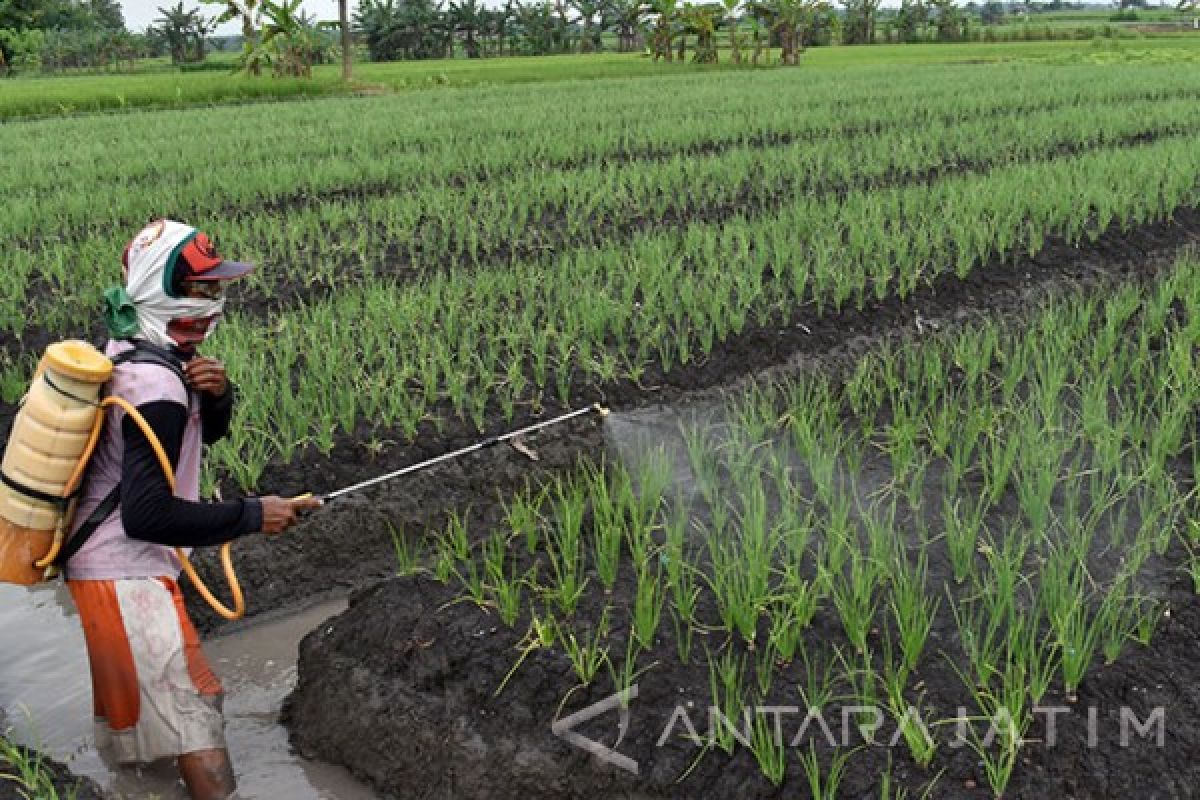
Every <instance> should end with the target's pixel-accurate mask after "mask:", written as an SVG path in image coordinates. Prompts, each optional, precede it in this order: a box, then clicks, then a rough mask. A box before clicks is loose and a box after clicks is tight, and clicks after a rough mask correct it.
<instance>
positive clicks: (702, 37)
mask: <svg viewBox="0 0 1200 800" xmlns="http://www.w3.org/2000/svg"><path fill="white" fill-rule="evenodd" d="M720 14H721V7H720V6H717V5H712V4H706V5H693V4H692V3H687V4H685V5H684V7H683V10H682V11H681V12H680V15H679V17H680V21H681V22H682V23H683V33H684V35H685V36H686V35H687V34H689V33H690V34H693V35H695V37H696V55H695V56H693V57H692V60H693V61H695V62H696V63H697V64H715V63H717V19H718V18H719V16H720ZM680 52H681V53H682V48H681V49H680Z"/></svg>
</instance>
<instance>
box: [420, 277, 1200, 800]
mask: <svg viewBox="0 0 1200 800" xmlns="http://www.w3.org/2000/svg"><path fill="white" fill-rule="evenodd" d="M1198 346H1200V264H1198V263H1197V262H1196V261H1195V260H1184V261H1181V262H1180V263H1179V264H1178V265H1177V267H1176V268H1175V269H1174V270H1173V272H1172V273H1171V274H1170V275H1169V276H1168V277H1166V278H1165V279H1164V280H1163V281H1162V282H1161V283H1159V284H1158V285H1156V286H1154V287H1151V288H1148V289H1139V288H1133V287H1128V288H1124V289H1121V290H1118V291H1117V292H1116V293H1115V294H1112V295H1111V296H1109V297H1106V298H1091V299H1087V298H1069V299H1067V300H1062V301H1056V302H1054V303H1053V304H1051V305H1050V306H1049V307H1047V308H1045V309H1043V310H1042V311H1041V312H1039V313H1038V314H1037V315H1036V316H1035V317H1034V318H1033V319H1032V320H1031V321H1030V324H1029V325H1028V328H1027V329H1026V330H1025V331H1024V332H1021V331H1014V330H1012V329H1010V328H1008V327H1006V326H1002V325H1000V324H996V323H988V324H983V325H980V326H977V327H974V328H971V329H968V330H966V331H963V332H959V333H956V334H954V335H943V336H937V337H934V338H933V339H931V340H927V341H923V342H919V343H913V342H909V343H906V344H903V345H898V346H893V347H891V348H889V349H886V350H884V351H882V352H878V353H875V354H872V355H868V356H866V357H865V358H863V359H862V360H861V361H859V362H858V363H857V365H856V366H855V367H853V368H852V369H850V370H849V371H848V373H847V374H846V376H845V379H844V380H843V379H841V378H838V377H836V376H828V375H820V374H814V375H804V376H801V377H799V378H795V379H789V380H787V381H784V382H782V383H778V384H760V385H758V386H757V387H756V388H754V389H753V390H752V391H750V392H749V393H748V394H747V395H745V396H743V397H740V398H736V399H733V400H730V401H729V402H727V403H726V404H725V405H724V406H722V407H720V408H719V409H717V410H716V411H714V412H709V413H708V414H705V415H704V416H701V417H699V418H697V419H694V420H692V421H691V422H688V423H685V424H684V426H683V429H682V432H681V437H680V439H679V444H678V445H677V446H676V447H674V448H673V449H672V448H669V447H668V448H667V449H662V448H661V446H660V447H659V448H649V449H647V450H646V451H645V452H644V453H643V455H642V456H641V459H640V461H639V462H638V463H637V464H636V465H634V466H628V467H627V466H624V465H621V464H608V465H602V466H592V467H585V468H583V469H582V470H581V471H580V472H579V473H578V474H576V475H574V476H571V477H567V478H564V479H561V480H558V481H556V482H554V483H551V484H549V485H546V486H544V487H538V488H535V489H532V490H530V491H529V492H527V493H525V494H523V495H521V496H519V497H516V498H514V499H513V500H512V501H511V502H510V503H509V504H507V505H506V509H507V516H506V520H505V523H504V524H503V525H501V526H500V527H498V528H496V529H495V530H491V531H468V530H466V528H465V526H464V524H463V522H462V520H461V519H458V518H455V519H453V520H452V521H451V523H450V524H449V525H448V527H447V528H446V529H445V530H444V531H442V532H441V533H440V534H435V535H433V536H431V537H429V539H428V540H427V542H426V548H425V549H424V550H423V551H418V550H414V549H411V547H408V546H402V547H401V549H400V550H399V551H398V552H399V556H400V561H401V567H402V571H403V572H411V571H414V570H416V569H419V568H422V566H424V567H426V568H428V569H429V570H430V571H431V572H432V574H433V575H434V576H435V577H437V578H438V579H439V580H441V581H443V582H446V583H448V584H451V585H453V586H454V587H455V591H456V592H457V593H458V594H459V595H460V596H461V597H462V598H464V599H469V600H471V601H473V602H474V603H476V604H478V605H479V606H480V607H481V608H487V609H490V610H492V611H494V613H496V614H497V615H498V616H499V618H500V619H501V620H502V621H503V623H504V624H506V625H508V626H510V627H512V628H513V635H514V637H515V636H516V635H518V634H520V632H521V631H524V630H526V629H527V630H528V633H527V634H526V635H525V637H524V639H523V640H522V642H523V644H522V645H521V650H522V653H521V654H520V655H519V656H514V659H515V661H516V663H515V664H514V668H513V669H514V671H519V670H520V669H521V662H522V661H524V659H525V658H527V657H528V656H529V654H530V653H531V652H534V651H541V652H546V651H548V652H550V653H551V654H552V658H553V659H556V660H557V661H560V662H562V663H564V664H565V663H569V664H570V667H571V669H572V671H573V673H574V677H575V679H576V680H577V681H578V683H579V684H580V687H590V686H593V685H595V686H596V687H597V689H598V691H597V692H596V694H597V695H599V696H603V695H606V694H607V693H608V692H615V691H622V690H626V689H628V688H629V687H630V686H631V685H632V684H634V683H639V684H640V689H641V698H642V700H641V702H643V703H647V702H653V700H654V699H655V698H658V699H659V700H660V701H661V702H665V703H668V704H670V703H672V702H675V701H673V700H672V699H671V698H672V696H677V695H678V693H679V692H682V691H685V690H686V691H689V692H692V693H693V694H691V695H688V696H689V697H691V698H693V699H696V698H695V694H694V693H695V691H696V690H697V689H699V690H700V691H701V693H702V694H701V697H700V699H701V700H705V701H706V702H705V703H704V705H711V706H712V707H714V708H716V709H718V710H719V711H720V712H721V713H722V714H723V716H724V718H725V719H726V720H728V721H730V724H729V725H727V726H721V725H717V726H715V728H712V729H710V730H709V733H708V738H706V739H704V741H702V742H694V741H688V740H687V739H686V738H684V737H683V731H682V730H681V731H680V738H678V739H673V740H671V741H668V742H665V743H664V742H663V741H661V740H660V741H658V742H656V743H653V742H641V741H633V742H630V743H629V745H627V747H628V749H629V750H630V751H636V752H640V753H654V754H655V756H654V758H655V759H661V760H663V761H666V762H668V764H669V765H671V766H668V767H666V768H661V769H651V770H648V771H647V772H648V774H649V775H651V776H652V777H651V780H674V779H676V778H678V777H679V775H678V774H676V772H675V770H678V771H680V772H682V771H683V770H684V769H686V770H687V774H689V775H692V778H691V780H694V781H698V782H700V783H702V782H703V781H704V777H703V776H704V775H705V769H706V768H705V767H703V766H701V767H700V769H699V771H698V772H697V773H695V774H692V770H694V769H695V767H696V764H695V763H694V760H695V759H700V758H706V757H708V758H712V757H716V759H717V760H718V761H721V760H723V758H724V756H722V755H721V753H722V752H724V753H725V754H732V753H734V751H735V750H737V749H743V748H744V749H746V750H749V751H751V752H752V753H753V755H754V757H755V759H756V761H757V763H758V765H759V768H760V769H761V771H762V773H763V776H764V777H765V779H766V780H768V781H770V782H771V783H773V784H776V785H779V784H782V783H784V782H785V781H791V782H793V783H792V785H795V784H796V783H803V784H805V785H808V786H811V785H812V783H811V781H812V779H813V775H812V772H811V770H816V771H817V773H818V777H819V778H820V780H821V783H822V784H824V782H825V781H826V780H830V779H834V776H832V775H830V774H829V773H826V772H822V771H821V770H820V769H818V764H817V762H816V760H815V751H812V752H813V754H814V760H812V761H811V762H807V763H806V760H805V759H804V758H801V759H800V761H799V762H797V760H796V759H795V758H794V757H793V755H792V753H791V752H790V750H789V745H788V740H783V741H780V740H779V738H778V734H777V733H776V735H774V736H773V735H772V730H773V729H772V726H771V719H770V718H769V717H763V716H758V715H756V714H755V713H754V712H753V710H752V709H753V708H755V707H769V706H780V705H789V704H792V703H794V692H795V691H796V687H799V692H800V697H801V700H802V701H803V702H804V703H806V704H807V706H808V708H809V709H810V710H811V709H813V708H816V709H820V710H821V711H822V712H824V713H827V714H830V715H832V717H836V716H837V712H836V711H830V710H829V709H830V708H838V707H841V708H843V709H844V708H848V707H865V708H866V709H873V708H876V707H878V708H882V709H884V710H885V713H886V714H887V716H888V719H887V720H886V726H885V728H884V730H883V732H881V733H878V734H876V735H878V736H880V737H882V740H883V741H886V740H887V739H888V737H891V736H892V735H893V733H894V735H895V737H896V739H895V740H896V741H901V742H903V743H904V746H905V747H906V748H907V751H908V757H910V758H911V760H912V762H914V763H915V764H916V765H917V766H918V767H919V768H921V769H922V770H927V772H926V773H925V774H926V776H927V777H928V778H933V777H934V776H935V775H936V774H937V772H938V770H939V768H940V767H942V766H945V765H946V764H947V763H949V759H950V758H952V756H953V753H952V752H947V751H948V750H949V747H948V746H947V736H946V735H944V732H945V731H946V730H948V728H947V726H948V724H949V723H950V722H952V721H954V720H955V715H956V709H958V708H959V707H965V708H968V709H973V710H974V711H975V712H977V713H978V717H977V718H976V719H975V722H976V723H980V722H981V721H982V724H976V725H974V726H972V733H971V738H970V741H969V742H968V744H969V745H970V747H971V748H972V749H973V750H974V751H975V754H976V755H977V756H978V759H979V761H980V763H981V764H982V774H983V775H984V776H985V778H986V782H987V783H988V785H989V786H990V788H991V789H992V790H993V791H994V792H995V794H996V796H1000V795H1001V794H1002V793H1003V792H1004V790H1005V787H1006V786H1007V784H1008V782H1009V781H1010V779H1011V777H1012V775H1013V771H1014V769H1016V768H1017V766H1018V764H1019V762H1020V756H1021V753H1022V748H1023V747H1025V746H1026V745H1027V744H1028V742H1029V741H1030V737H1031V735H1032V734H1031V726H1032V724H1033V722H1034V716H1035V715H1034V708H1035V707H1037V706H1038V705H1040V704H1042V703H1043V702H1044V701H1045V702H1050V701H1057V700H1060V699H1061V698H1063V697H1065V698H1066V699H1067V700H1068V701H1072V700H1073V699H1074V696H1075V694H1076V691H1077V690H1078V689H1079V687H1080V685H1081V683H1083V682H1085V681H1086V680H1087V676H1088V675H1089V674H1090V673H1089V670H1091V669H1093V668H1095V667H1097V666H1098V665H1099V664H1100V663H1102V662H1103V663H1105V664H1111V663H1112V662H1113V661H1115V660H1116V659H1117V658H1119V657H1120V656H1121V654H1122V652H1124V651H1125V650H1127V649H1128V648H1130V647H1134V646H1137V645H1136V644H1135V643H1137V644H1140V645H1145V644H1147V643H1148V641H1149V639H1150V637H1151V635H1152V634H1153V632H1154V629H1155V627H1156V625H1157V622H1158V620H1159V618H1160V617H1161V615H1162V611H1163V608H1162V606H1161V604H1160V601H1159V599H1158V596H1159V593H1160V591H1161V590H1162V588H1163V587H1162V585H1161V583H1160V582H1161V581H1162V580H1163V578H1162V576H1163V575H1164V574H1165V572H1169V571H1171V570H1173V568H1174V567H1173V563H1174V562H1173V559H1178V558H1180V557H1182V558H1184V560H1185V562H1186V565H1187V568H1188V569H1189V571H1190V572H1191V574H1192V575H1193V577H1194V578H1195V579H1196V580H1197V584H1196V586H1197V590H1198V591H1200V552H1198V551H1197V547H1198V546H1200V528H1198V527H1197V526H1196V524H1195V522H1193V521H1191V520H1194V519H1195V518H1196V513H1197V511H1198V510H1200V504H1198V502H1197V495H1196V486H1197V483H1198V482H1200V451H1197V449H1196V445H1195V440H1194V435H1193V432H1194V430H1195V425H1196V422H1197V418H1196V407H1197V400H1198V399H1200V375H1198V374H1197V365H1196V361H1195V352H1196V348H1197V347H1198ZM1169 551H1170V554H1169V557H1168V552H1169ZM447 605H448V606H449V605H451V604H447ZM934 643H938V644H937V645H936V646H935V645H934ZM543 668H544V667H543ZM660 673H661V674H662V675H663V677H662V679H661V680H659V679H658V678H656V675H659V674H660ZM510 677H511V676H510ZM507 681H508V678H506V679H505V682H506V683H507ZM659 684H662V685H659ZM568 688H569V687H566V686H564V687H562V691H564V692H565V691H566V690H567V689H568ZM493 689H495V690H496V691H497V692H498V693H499V697H500V699H501V701H502V702H503V700H504V688H503V684H502V685H501V686H500V687H492V686H480V687H478V691H479V692H480V694H481V695H482V694H483V693H488V692H491V691H493ZM705 689H707V696H705V695H704V694H703V692H704V690H705ZM574 692H575V690H572V692H571V693H572V694H573V693H574ZM584 704H586V701H584ZM697 705H701V704H700V703H697ZM668 707H669V706H668ZM748 709H751V710H750V711H749V713H747V710H748ZM913 709H917V710H918V711H919V715H918V718H916V719H914V718H912V717H911V716H909V712H911V711H912V710H913ZM569 710H570V706H568V708H567V711H565V712H564V715H565V714H566V713H569ZM801 710H802V711H803V709H801ZM862 710H863V709H861V708H860V712H861V711H862ZM957 713H961V712H957ZM850 718H851V719H852V720H854V721H855V723H856V726H861V728H856V729H857V730H858V731H859V732H858V733H856V739H855V742H857V741H858V738H857V737H858V736H859V735H861V737H862V738H863V739H868V740H869V739H870V738H871V735H872V734H871V733H870V731H872V730H874V729H878V727H879V726H878V723H876V724H875V726H874V729H873V728H872V722H871V714H869V713H863V714H861V715H860V716H855V715H854V714H853V713H852V715H851V717H850ZM922 720H923V721H924V723H930V724H929V725H928V727H926V726H925V725H923V724H919V723H921V721H922ZM989 722H990V723H991V724H992V725H993V726H994V727H995V730H994V731H993V734H992V736H988V737H987V738H984V733H985V732H986V728H987V724H988V723H989ZM656 733H657V732H656ZM813 736H814V737H815V736H817V734H815V733H814V734H813ZM993 736H994V738H993ZM818 741H820V740H819V739H818ZM877 741H878V740H877ZM855 742H851V743H849V744H848V745H847V747H846V751H845V752H844V753H842V754H841V755H843V756H845V757H847V758H848V757H850V755H852V754H853V752H855V750H854V747H853V745H854V743H855ZM705 744H707V745H708V747H707V748H705V749H701V748H702V746H703V745H705ZM843 744H847V743H843ZM793 746H796V745H794V744H793ZM799 748H800V750H801V754H802V755H803V754H804V753H805V751H806V750H807V748H808V742H804V743H802V744H800V745H799ZM680 753H682V756H680ZM836 758H837V755H836V754H835V756H834V759H835V760H836ZM718 768H719V767H714V769H718ZM653 776H658V777H657V778H655V777H653ZM835 784H836V780H835ZM835 789H836V786H835ZM836 794H837V792H836V790H834V791H829V792H828V793H820V794H819V796H826V797H833V796H836Z"/></svg>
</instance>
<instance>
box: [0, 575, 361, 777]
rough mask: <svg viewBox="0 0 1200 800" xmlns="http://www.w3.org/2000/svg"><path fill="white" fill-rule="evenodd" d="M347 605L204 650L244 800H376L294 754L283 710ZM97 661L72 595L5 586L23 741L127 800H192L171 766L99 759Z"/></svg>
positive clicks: (9, 675) (8, 653)
mask: <svg viewBox="0 0 1200 800" xmlns="http://www.w3.org/2000/svg"><path fill="white" fill-rule="evenodd" d="M344 607H345V603H344V601H331V602H326V603H323V604H321V605H319V606H316V607H314V608H311V609H309V610H307V611H304V612H301V613H298V614H294V615H290V616H287V617H281V618H278V619H273V620H269V621H261V622H254V623H251V624H248V625H247V626H246V627H245V628H242V629H240V630H238V631H236V632H234V633H230V634H227V635H224V636H220V637H217V638H214V639H212V640H210V641H207V642H205V643H204V651H205V653H207V655H208V657H209V660H210V661H211V662H212V665H213V669H214V670H215V671H216V672H217V674H218V676H219V677H220V678H221V681H222V683H223V684H224V686H225V691H226V699H225V716H226V735H227V738H228V742H229V749H230V753H231V755H232V757H233V761H234V769H235V771H236V772H237V775H238V784H239V791H238V797H239V798H241V800H268V798H270V799H271V800H275V799H276V798H282V797H286V798H289V800H292V799H293V798H295V800H317V799H318V798H319V799H320V800H369V799H370V798H374V797H376V795H375V794H374V793H373V792H371V791H370V790H369V789H367V788H366V787H364V786H363V785H362V784H361V783H359V782H358V781H356V780H355V779H354V778H353V777H352V776H351V775H350V774H349V773H348V772H347V771H346V770H344V769H341V768H340V767H334V766H330V765H327V764H319V763H314V762H309V761H305V760H304V759H302V758H300V757H299V756H298V755H296V754H294V753H293V752H292V751H291V748H290V747H289V745H288V736H287V730H286V729H285V728H284V727H283V726H281V725H280V724H279V721H278V718H279V709H280V706H281V704H282V703H283V700H284V698H285V697H286V696H287V694H288V693H289V692H290V691H291V689H292V686H293V685H294V684H295V681H296V646H297V644H298V643H299V641H300V639H301V638H302V637H303V636H304V635H305V634H306V633H307V632H308V631H310V630H312V629H313V628H315V627H316V626H318V625H319V624H320V623H321V622H323V621H324V620H326V619H328V618H329V617H330V616H332V615H334V614H337V613H339V612H341V611H342V610H343V609H344ZM91 694H92V692H91V682H90V679H89V676H88V666H87V653H86V651H85V649H84V644H83V634H82V632H81V631H80V629H79V620H78V617H77V615H76V613H75V608H74V605H73V604H72V602H71V599H70V596H69V594H68V593H67V591H66V589H65V587H62V586H61V585H60V586H56V587H42V588H38V589H25V588H23V587H18V586H10V585H6V584H0V709H3V711H4V712H5V713H6V715H7V718H8V719H7V723H8V725H9V726H11V727H12V729H13V736H14V738H15V739H17V740H18V741H20V742H23V743H26V744H31V745H34V746H37V747H39V748H41V749H42V750H44V751H45V752H46V753H48V754H49V755H51V756H53V757H55V758H58V759H60V760H62V761H64V762H66V763H67V764H68V766H69V767H70V768H71V770H72V772H74V773H76V774H78V775H85V776H87V777H89V778H92V779H93V780H95V781H96V782H97V783H98V784H100V786H101V787H102V788H104V789H105V790H106V791H108V792H109V793H111V794H112V795H113V796H114V797H118V798H127V800H150V798H160V799H161V800H186V798H187V793H186V792H185V791H183V787H182V785H180V784H179V783H178V781H177V780H176V777H175V774H174V770H173V769H172V768H170V767H169V765H155V766H152V767H150V768H147V769H144V770H133V769H129V768H117V767H114V766H113V765H110V764H109V763H106V762H105V760H104V759H103V758H102V757H101V755H100V754H99V753H98V752H97V751H96V749H95V740H94V736H93V732H92V715H91V709H92V697H91Z"/></svg>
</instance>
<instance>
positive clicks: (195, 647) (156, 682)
mask: <svg viewBox="0 0 1200 800" xmlns="http://www.w3.org/2000/svg"><path fill="white" fill-rule="evenodd" d="M67 586H68V587H69V588H70V590H71V597H72V598H73V599H74V600H75V605H76V607H77V608H78V609H79V618H80V622H81V623H82V625H83V636H84V640H85V641H86V642H87V650H88V661H89V663H90V665H91V674H92V692H93V698H94V707H95V713H96V720H97V725H98V730H97V740H98V741H97V744H98V745H104V744H105V743H106V742H108V741H111V742H112V743H113V746H114V749H115V750H116V754H117V758H118V760H119V761H122V762H146V761H152V760H155V759H157V758H164V757H168V756H179V755H183V754H184V753H188V752H194V751H196V750H207V749H212V748H214V747H224V723H223V720H222V718H221V714H220V710H219V709H220V698H221V694H222V691H221V684H220V682H219V681H218V680H217V677H216V675H214V674H213V671H212V668H211V667H210V666H209V663H208V660H207V659H206V658H205V657H204V653H203V651H202V650H201V648H200V640H199V637H198V636H197V635H196V629H195V627H194V626H193V625H192V622H191V619H189V617H188V615H187V611H186V609H185V608H184V605H183V596H182V594H180V591H179V585H178V584H177V583H176V582H175V581H174V580H171V579H170V578H163V577H160V578H139V579H129V580H89V581H68V582H67ZM214 715H215V717H214Z"/></svg>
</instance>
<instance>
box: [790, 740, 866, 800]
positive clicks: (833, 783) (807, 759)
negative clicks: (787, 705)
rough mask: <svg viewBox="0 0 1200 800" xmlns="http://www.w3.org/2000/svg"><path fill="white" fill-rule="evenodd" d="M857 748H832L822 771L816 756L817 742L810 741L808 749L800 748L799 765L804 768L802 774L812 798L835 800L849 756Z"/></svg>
mask: <svg viewBox="0 0 1200 800" xmlns="http://www.w3.org/2000/svg"><path fill="white" fill-rule="evenodd" d="M856 752H858V748H855V749H853V750H846V751H844V752H843V751H842V750H840V749H839V750H834V752H833V755H832V757H831V759H830V763H829V770H828V772H823V771H822V769H821V760H820V758H819V757H818V756H817V743H816V742H814V741H810V742H809V743H808V750H807V751H803V750H801V751H800V753H799V755H800V766H801V768H802V769H803V770H804V776H805V778H806V779H807V781H808V791H809V796H810V797H812V798H813V799H814V800H836V798H837V796H838V791H839V790H840V789H841V786H842V781H843V780H845V778H846V769H847V766H848V765H849V763H850V758H851V756H853V755H854V754H855V753H856Z"/></svg>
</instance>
